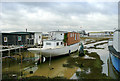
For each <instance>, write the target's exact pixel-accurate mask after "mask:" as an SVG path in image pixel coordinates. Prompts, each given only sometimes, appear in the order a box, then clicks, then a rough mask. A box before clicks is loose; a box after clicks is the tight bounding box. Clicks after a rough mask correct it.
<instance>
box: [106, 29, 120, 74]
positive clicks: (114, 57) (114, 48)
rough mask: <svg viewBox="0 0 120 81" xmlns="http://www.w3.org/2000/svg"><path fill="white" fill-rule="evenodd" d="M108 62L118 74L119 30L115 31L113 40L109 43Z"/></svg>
mask: <svg viewBox="0 0 120 81" xmlns="http://www.w3.org/2000/svg"><path fill="white" fill-rule="evenodd" d="M108 48H109V51H110V60H111V63H112V65H113V67H114V68H115V70H116V71H117V72H118V73H119V74H120V30H115V31H114V35H113V40H110V41H109V44H108Z"/></svg>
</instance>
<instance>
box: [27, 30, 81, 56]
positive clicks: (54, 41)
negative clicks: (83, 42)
mask: <svg viewBox="0 0 120 81" xmlns="http://www.w3.org/2000/svg"><path fill="white" fill-rule="evenodd" d="M49 35H50V36H49V39H47V40H43V47H42V48H29V49H28V51H30V52H33V53H40V54H42V55H43V56H45V57H55V56H60V55H65V54H69V53H72V52H75V51H77V50H78V49H79V42H80V35H79V33H77V32H66V31H52V32H49Z"/></svg>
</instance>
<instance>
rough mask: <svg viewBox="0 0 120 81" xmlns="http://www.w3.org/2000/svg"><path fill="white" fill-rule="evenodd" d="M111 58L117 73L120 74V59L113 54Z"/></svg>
mask: <svg viewBox="0 0 120 81" xmlns="http://www.w3.org/2000/svg"><path fill="white" fill-rule="evenodd" d="M110 58H111V62H112V65H113V66H114V68H115V69H116V70H117V72H119V73H120V58H118V57H116V56H114V55H113V54H111V53H110Z"/></svg>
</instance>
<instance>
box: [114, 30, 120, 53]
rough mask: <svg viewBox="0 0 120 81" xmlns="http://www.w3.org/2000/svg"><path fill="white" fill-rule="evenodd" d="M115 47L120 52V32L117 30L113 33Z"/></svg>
mask: <svg viewBox="0 0 120 81" xmlns="http://www.w3.org/2000/svg"><path fill="white" fill-rule="evenodd" d="M113 47H114V48H115V49H116V51H118V52H120V32H118V31H116V32H114V35H113Z"/></svg>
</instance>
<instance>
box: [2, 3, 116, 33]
mask: <svg viewBox="0 0 120 81" xmlns="http://www.w3.org/2000/svg"><path fill="white" fill-rule="evenodd" d="M117 7H118V5H117V3H116V2H92V3H91V2H20V3H16V2H8V3H2V14H1V18H2V22H1V23H0V25H1V27H0V30H2V31H25V29H26V28H28V30H29V31H40V32H41V31H43V32H44V31H52V30H58V29H59V30H68V31H77V30H80V29H81V28H80V27H82V29H85V30H87V31H92V30H94V31H98V30H113V29H114V28H115V27H117V26H118V23H117V20H118V17H117V15H118V14H117V13H118V11H117V10H118V9H117Z"/></svg>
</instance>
